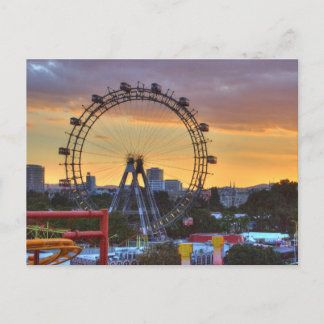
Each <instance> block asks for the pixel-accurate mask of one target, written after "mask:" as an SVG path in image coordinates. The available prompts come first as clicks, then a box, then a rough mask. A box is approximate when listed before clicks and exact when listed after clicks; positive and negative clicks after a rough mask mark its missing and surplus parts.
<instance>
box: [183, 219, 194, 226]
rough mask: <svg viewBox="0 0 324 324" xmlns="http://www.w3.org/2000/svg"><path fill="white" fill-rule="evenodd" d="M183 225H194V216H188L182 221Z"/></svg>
mask: <svg viewBox="0 0 324 324" xmlns="http://www.w3.org/2000/svg"><path fill="white" fill-rule="evenodd" d="M182 225H184V226H191V225H193V218H192V217H186V218H184V219H183V221H182Z"/></svg>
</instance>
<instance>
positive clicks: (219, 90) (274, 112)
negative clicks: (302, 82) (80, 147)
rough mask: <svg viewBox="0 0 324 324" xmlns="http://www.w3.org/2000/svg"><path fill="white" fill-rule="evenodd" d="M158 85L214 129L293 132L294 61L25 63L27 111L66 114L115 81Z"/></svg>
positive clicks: (294, 121) (34, 61)
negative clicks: (185, 102) (188, 103)
mask: <svg viewBox="0 0 324 324" xmlns="http://www.w3.org/2000/svg"><path fill="white" fill-rule="evenodd" d="M138 80H140V81H141V82H143V83H145V84H146V85H150V83H151V82H158V83H160V84H161V85H162V86H163V88H164V89H165V90H166V88H170V89H172V90H174V91H175V94H174V96H175V97H180V96H186V97H188V98H190V100H191V106H192V107H194V108H197V109H198V111H199V120H200V121H207V122H209V123H210V124H211V125H212V126H213V127H216V128H220V129H228V130H231V129H235V130H244V131H264V130H265V129H267V128H282V129H288V130H297V107H298V103H297V86H298V82H297V80H298V77H297V61H296V60H28V62H27V91H28V97H27V105H28V108H29V109H40V110H52V111H55V110H56V111H69V110H74V109H79V108H81V105H82V104H84V105H87V104H88V103H89V102H90V96H91V94H93V93H98V94H102V93H104V92H105V91H106V87H107V86H110V87H112V88H118V87H119V83H120V82H121V81H127V82H129V83H131V84H136V82H137V81H138Z"/></svg>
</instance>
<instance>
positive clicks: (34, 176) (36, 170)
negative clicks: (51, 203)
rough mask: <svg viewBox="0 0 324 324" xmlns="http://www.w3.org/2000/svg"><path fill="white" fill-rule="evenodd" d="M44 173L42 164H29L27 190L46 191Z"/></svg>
mask: <svg viewBox="0 0 324 324" xmlns="http://www.w3.org/2000/svg"><path fill="white" fill-rule="evenodd" d="M44 173H45V168H44V167H42V166H41V165H36V164H27V191H31V190H33V191H37V192H44Z"/></svg>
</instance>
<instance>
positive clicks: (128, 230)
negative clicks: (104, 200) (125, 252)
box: [108, 211, 135, 243]
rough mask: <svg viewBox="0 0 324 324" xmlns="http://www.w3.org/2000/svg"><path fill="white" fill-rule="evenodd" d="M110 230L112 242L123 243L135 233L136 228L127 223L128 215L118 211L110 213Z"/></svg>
mask: <svg viewBox="0 0 324 324" xmlns="http://www.w3.org/2000/svg"><path fill="white" fill-rule="evenodd" d="M108 230H109V237H111V240H110V243H121V242H123V241H124V240H126V239H128V238H129V237H131V236H133V235H135V230H134V229H133V228H132V227H130V226H129V225H128V223H127V217H126V216H125V215H123V214H122V213H120V212H118V211H116V212H112V213H110V214H109V228H108Z"/></svg>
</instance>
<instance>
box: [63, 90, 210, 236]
mask: <svg viewBox="0 0 324 324" xmlns="http://www.w3.org/2000/svg"><path fill="white" fill-rule="evenodd" d="M108 89H109V92H108V93H107V94H106V95H104V96H102V97H101V98H103V102H102V103H100V104H98V103H94V102H93V103H91V104H90V105H89V106H88V107H87V108H85V107H84V111H83V112H82V114H81V115H80V117H79V120H82V119H83V118H84V117H85V116H87V118H86V119H85V120H84V122H82V125H81V127H78V126H76V125H75V126H74V127H73V129H72V131H71V133H69V139H68V143H67V149H70V148H72V158H71V157H69V156H68V155H66V157H65V169H66V180H67V181H68V182H69V184H70V188H71V191H72V194H73V196H74V197H75V198H76V202H77V204H78V206H79V207H80V208H83V209H86V210H87V209H93V208H95V207H96V206H95V204H94V203H93V202H92V201H91V199H89V197H88V194H87V189H86V186H85V183H84V181H83V176H82V170H81V165H82V163H81V160H82V159H81V157H82V151H83V146H84V143H85V142H86V139H87V136H88V133H89V131H90V130H91V128H92V127H93V126H94V124H95V123H96V121H97V120H98V119H99V118H100V117H101V116H102V115H103V114H104V113H106V112H107V111H109V110H110V109H112V108H114V107H116V106H118V105H120V104H124V103H126V102H130V101H138V100H143V101H150V102H157V103H159V104H161V105H163V106H165V107H166V108H168V109H170V110H171V111H172V112H174V113H175V114H176V115H177V117H178V118H179V119H180V120H181V121H182V123H183V124H184V126H185V127H186V130H187V132H188V133H189V135H190V138H191V144H192V147H193V151H194V167H193V173H192V176H191V180H190V185H189V186H188V189H187V191H186V192H185V194H184V196H183V198H181V199H180V201H179V202H178V203H177V204H176V205H175V206H174V207H173V208H172V209H171V210H170V211H169V212H167V213H165V214H163V215H162V216H161V220H160V221H159V223H154V222H152V229H153V230H154V231H158V230H159V229H161V228H164V227H167V226H169V225H171V224H172V223H173V222H174V221H176V220H177V219H179V218H181V217H182V216H183V214H184V213H185V211H186V210H187V209H188V208H189V207H190V205H191V204H192V202H193V200H194V198H195V197H196V196H197V195H199V193H200V191H201V190H202V188H203V186H204V183H205V179H206V175H207V173H208V172H207V165H208V163H207V156H208V153H207V145H206V143H207V141H206V140H205V138H204V135H203V133H202V131H201V130H200V128H199V124H198V122H197V120H196V118H195V114H193V113H192V112H193V111H189V110H188V109H187V108H186V107H185V106H183V105H181V104H180V103H179V102H178V101H177V100H176V99H175V98H173V97H172V95H173V92H172V94H171V95H168V92H169V89H168V91H167V92H166V93H163V92H160V93H155V92H152V90H151V89H147V88H144V87H143V88H139V87H133V88H130V90H129V92H125V91H124V90H113V91H110V88H108ZM97 112H99V114H98V115H97V114H96V113H97ZM87 114H88V115H87ZM88 123H91V125H90V126H89V124H88ZM84 127H85V128H87V130H86V131H85V130H84ZM73 139H74V140H73ZM79 140H81V142H82V143H81V144H80V143H79ZM75 158H77V162H78V163H75ZM69 159H71V160H72V161H71V163H70V164H69V163H68V160H69ZM70 167H72V168H71V169H69V168H70ZM70 173H72V177H71V176H70ZM77 179H80V180H81V182H80V183H78V182H77ZM71 180H73V186H72V185H71Z"/></svg>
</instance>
